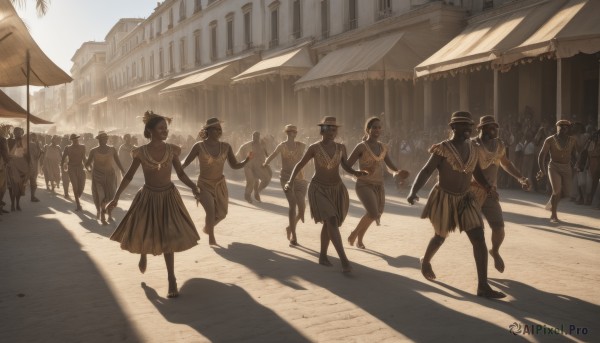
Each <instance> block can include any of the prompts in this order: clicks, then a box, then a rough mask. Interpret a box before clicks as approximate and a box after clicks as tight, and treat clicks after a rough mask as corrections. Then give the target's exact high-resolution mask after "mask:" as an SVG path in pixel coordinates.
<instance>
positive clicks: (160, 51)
mask: <svg viewBox="0 0 600 343" xmlns="http://www.w3.org/2000/svg"><path fill="white" fill-rule="evenodd" d="M164 72H165V53H164V51H163V49H162V48H160V49H158V77H162V76H163V75H164Z"/></svg>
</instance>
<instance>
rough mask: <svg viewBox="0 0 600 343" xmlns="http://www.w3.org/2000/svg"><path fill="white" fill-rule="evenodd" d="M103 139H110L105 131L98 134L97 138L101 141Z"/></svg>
mask: <svg viewBox="0 0 600 343" xmlns="http://www.w3.org/2000/svg"><path fill="white" fill-rule="evenodd" d="M102 137H107V138H108V133H106V132H104V131H100V132H98V135H97V136H96V139H100V138H102Z"/></svg>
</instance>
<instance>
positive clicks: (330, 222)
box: [326, 217, 352, 273]
mask: <svg viewBox="0 0 600 343" xmlns="http://www.w3.org/2000/svg"><path fill="white" fill-rule="evenodd" d="M326 221H327V232H328V234H329V239H330V240H331V243H333V247H334V248H335V251H337V253H338V256H339V257H340V260H341V262H342V272H343V273H349V272H351V271H352V266H351V265H350V261H349V260H348V257H346V252H345V251H344V245H343V244H342V235H341V234H340V229H339V228H338V225H337V220H336V218H335V217H331V218H328V219H327V220H326Z"/></svg>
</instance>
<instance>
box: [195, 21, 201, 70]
mask: <svg viewBox="0 0 600 343" xmlns="http://www.w3.org/2000/svg"><path fill="white" fill-rule="evenodd" d="M200 37H201V31H200V30H196V31H194V64H195V65H196V66H199V65H201V64H202V57H201V55H200V52H201V50H200Z"/></svg>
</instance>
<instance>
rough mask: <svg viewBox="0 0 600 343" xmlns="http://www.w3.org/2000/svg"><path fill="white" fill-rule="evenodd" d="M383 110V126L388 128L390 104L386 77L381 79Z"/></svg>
mask: <svg viewBox="0 0 600 343" xmlns="http://www.w3.org/2000/svg"><path fill="white" fill-rule="evenodd" d="M383 112H384V115H385V127H386V128H388V130H389V127H390V125H391V116H392V111H391V106H390V83H389V81H388V79H387V78H386V79H383Z"/></svg>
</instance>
